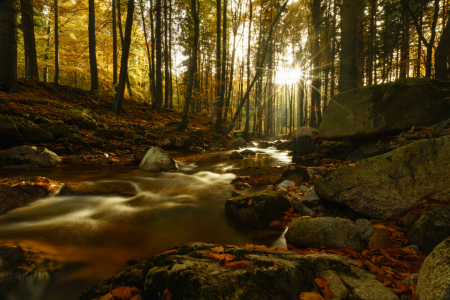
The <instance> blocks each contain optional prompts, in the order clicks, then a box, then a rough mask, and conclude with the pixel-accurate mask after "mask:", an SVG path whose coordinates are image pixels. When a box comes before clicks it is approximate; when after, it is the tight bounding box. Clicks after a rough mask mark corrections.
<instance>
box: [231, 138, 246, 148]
mask: <svg viewBox="0 0 450 300" xmlns="http://www.w3.org/2000/svg"><path fill="white" fill-rule="evenodd" d="M233 146H235V147H240V148H245V147H247V142H246V141H245V140H244V139H243V138H241V137H238V138H237V139H235V140H234V141H233Z"/></svg>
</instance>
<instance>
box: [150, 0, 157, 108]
mask: <svg viewBox="0 0 450 300" xmlns="http://www.w3.org/2000/svg"><path fill="white" fill-rule="evenodd" d="M153 29H154V28H153V0H150V39H151V40H152V47H151V65H152V66H151V68H150V78H151V79H150V85H151V94H152V100H153V103H154V101H155V90H156V85H155V31H154V30H153Z"/></svg>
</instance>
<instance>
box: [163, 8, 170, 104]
mask: <svg viewBox="0 0 450 300" xmlns="http://www.w3.org/2000/svg"><path fill="white" fill-rule="evenodd" d="M167 33H168V30H167V0H164V107H165V108H169V104H170V103H169V100H170V99H169V88H170V83H169V80H170V75H169V51H168V50H169V49H168V48H169V47H168V46H169V43H168V41H167Z"/></svg>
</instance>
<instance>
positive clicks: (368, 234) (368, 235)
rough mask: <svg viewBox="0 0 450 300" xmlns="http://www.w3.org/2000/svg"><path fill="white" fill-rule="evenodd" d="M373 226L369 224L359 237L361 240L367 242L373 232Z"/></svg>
mask: <svg viewBox="0 0 450 300" xmlns="http://www.w3.org/2000/svg"><path fill="white" fill-rule="evenodd" d="M375 231H376V230H375V228H373V227H372V226H370V227H369V228H367V230H366V232H364V234H363V235H362V237H361V240H363V241H364V242H366V243H369V241H370V238H371V237H372V236H373V235H374V234H375Z"/></svg>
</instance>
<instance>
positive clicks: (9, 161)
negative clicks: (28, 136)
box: [0, 146, 62, 167]
mask: <svg viewBox="0 0 450 300" xmlns="http://www.w3.org/2000/svg"><path fill="white" fill-rule="evenodd" d="M61 162H62V160H61V159H60V158H59V157H58V156H57V155H56V154H55V153H53V152H52V151H50V150H48V149H46V148H36V147H34V146H31V147H30V146H18V147H14V148H11V149H8V150H6V151H5V152H2V153H0V166H10V165H22V164H31V165H34V166H39V167H55V166H56V165H58V164H60V163H61Z"/></svg>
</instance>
